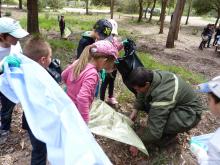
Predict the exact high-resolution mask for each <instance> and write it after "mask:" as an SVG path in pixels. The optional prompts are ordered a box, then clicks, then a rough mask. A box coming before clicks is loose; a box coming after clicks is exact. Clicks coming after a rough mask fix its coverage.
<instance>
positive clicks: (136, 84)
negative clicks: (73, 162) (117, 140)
mask: <svg viewBox="0 0 220 165" xmlns="http://www.w3.org/2000/svg"><path fill="white" fill-rule="evenodd" d="M117 26H118V25H117V23H116V22H115V21H114V20H106V19H100V20H98V21H97V22H96V23H95V25H94V26H93V28H92V30H91V31H89V32H85V33H83V35H82V38H81V39H80V41H79V46H78V48H77V59H76V60H74V61H73V63H72V64H71V65H69V66H68V67H67V68H66V69H64V71H63V72H62V81H63V82H64V83H65V85H66V93H67V95H68V96H69V97H70V99H71V100H72V101H73V103H74V104H75V105H76V107H77V109H78V111H79V113H80V114H81V116H82V118H83V120H84V121H85V123H86V124H88V123H89V121H90V115H89V112H90V108H91V104H92V102H93V100H94V97H95V94H96V93H97V91H98V89H99V85H100V86H101V87H100V89H101V92H100V98H101V99H102V100H103V101H104V100H105V91H106V88H107V86H108V85H109V95H108V98H107V100H106V101H107V102H109V103H111V104H115V103H117V100H116V99H115V98H114V95H113V89H114V80H115V77H116V72H117V71H116V70H117V69H116V68H115V64H114V63H115V61H116V60H117V58H118V57H119V51H120V50H121V49H123V42H119V41H118V39H117V35H118V31H117ZM27 35H28V33H27V32H26V31H25V30H24V29H22V28H21V26H20V24H19V22H17V21H16V20H14V19H11V18H4V17H3V18H0V57H1V68H3V69H1V72H2V73H3V72H4V67H3V64H4V62H6V61H7V63H8V64H9V65H11V66H13V67H19V66H20V60H19V56H17V57H16V56H10V54H11V53H14V54H19V53H22V54H24V55H26V56H27V57H29V58H30V59H32V60H34V61H36V62H37V63H39V64H40V65H41V66H42V67H43V68H45V69H47V68H48V66H49V64H50V63H51V58H52V50H51V48H50V45H49V44H48V43H47V42H46V41H45V40H44V39H42V38H41V37H38V36H35V37H31V38H29V39H28V41H27V42H26V43H25V45H24V49H23V52H22V49H21V47H20V45H19V42H18V40H19V39H20V38H23V37H25V36H27ZM103 69H104V70H105V72H106V73H105V72H104V71H103ZM103 72H104V74H105V75H106V76H103V77H105V78H103V79H102V82H100V75H103ZM55 80H56V79H55ZM213 81H214V82H215V83H214V85H213V83H212V82H213ZM213 81H212V82H210V83H208V84H205V85H203V86H202V87H203V88H206V90H200V91H202V92H204V91H205V92H208V93H209V96H208V97H209V104H210V108H211V109H214V111H215V112H216V114H219V112H220V108H219V99H220V90H219V85H220V80H219V79H217V80H216V79H215V80H213ZM129 84H130V86H131V87H133V88H134V89H135V90H136V92H137V93H138V94H137V96H136V101H135V104H134V110H133V112H132V113H131V115H130V119H131V120H133V121H134V120H135V119H136V117H137V113H138V112H139V111H145V112H146V113H147V114H148V122H147V125H146V126H143V127H142V128H141V129H140V130H137V134H138V135H139V136H140V138H141V139H142V141H143V142H144V144H145V145H146V146H147V145H149V144H155V145H159V146H167V145H169V144H170V143H169V142H170V141H171V140H172V139H175V138H176V136H177V134H178V133H181V132H185V131H188V130H190V129H191V128H193V127H195V126H196V125H197V124H198V122H199V121H200V120H201V115H202V111H203V107H202V104H201V102H200V99H199V97H198V96H197V93H196V92H195V91H194V90H193V89H192V88H191V86H190V85H189V84H188V83H186V82H185V81H184V80H183V79H181V78H180V77H179V76H177V75H176V74H174V73H171V72H167V71H158V70H155V71H154V70H148V69H146V68H144V67H138V68H134V69H133V70H132V72H131V73H130V74H129ZM200 86H201V85H200ZM203 88H201V89H203ZM1 104H2V108H1V135H0V138H1V136H3V134H6V133H8V132H9V130H10V123H11V114H12V110H13V108H14V106H15V104H14V103H13V102H11V101H10V100H8V99H7V98H6V97H5V96H4V95H3V94H1ZM23 127H24V128H25V129H27V130H28V134H29V136H30V140H31V144H32V148H33V149H32V158H31V164H32V165H46V159H47V150H46V144H45V143H44V142H42V141H39V140H38V139H37V138H35V136H34V134H33V133H32V131H31V129H30V128H29V127H28V123H27V122H26V120H25V114H23ZM214 147H215V146H214ZM214 151H215V150H212V152H214ZM130 152H131V154H132V155H133V156H136V155H137V153H138V150H137V148H135V147H133V146H131V147H130Z"/></svg>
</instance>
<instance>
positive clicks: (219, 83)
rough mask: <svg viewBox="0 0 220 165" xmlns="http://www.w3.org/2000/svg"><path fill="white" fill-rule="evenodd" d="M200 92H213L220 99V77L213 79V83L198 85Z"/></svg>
mask: <svg viewBox="0 0 220 165" xmlns="http://www.w3.org/2000/svg"><path fill="white" fill-rule="evenodd" d="M198 88H199V89H198V90H197V91H198V92H202V93H209V92H213V93H214V94H215V95H216V96H217V97H219V98H220V76H217V77H215V78H213V79H212V80H211V81H208V82H206V83H202V84H199V85H198Z"/></svg>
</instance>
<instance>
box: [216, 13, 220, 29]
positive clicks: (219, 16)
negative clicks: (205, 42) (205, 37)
mask: <svg viewBox="0 0 220 165" xmlns="http://www.w3.org/2000/svg"><path fill="white" fill-rule="evenodd" d="M219 18H220V10H219V11H218V17H217V19H216V21H215V27H217V25H218V21H219Z"/></svg>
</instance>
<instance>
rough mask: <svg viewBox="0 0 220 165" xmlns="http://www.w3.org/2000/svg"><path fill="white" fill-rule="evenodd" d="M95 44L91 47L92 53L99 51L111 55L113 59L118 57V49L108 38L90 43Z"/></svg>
mask: <svg viewBox="0 0 220 165" xmlns="http://www.w3.org/2000/svg"><path fill="white" fill-rule="evenodd" d="M92 46H95V47H94V48H92V49H91V52H93V53H100V54H103V55H106V56H113V57H114V58H115V59H117V58H118V50H117V49H116V48H115V47H114V46H113V44H112V43H111V42H110V41H108V40H99V41H97V42H95V43H93V44H92Z"/></svg>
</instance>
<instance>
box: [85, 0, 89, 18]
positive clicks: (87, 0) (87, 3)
mask: <svg viewBox="0 0 220 165" xmlns="http://www.w3.org/2000/svg"><path fill="white" fill-rule="evenodd" d="M85 2H86V15H88V14H89V0H85Z"/></svg>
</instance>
